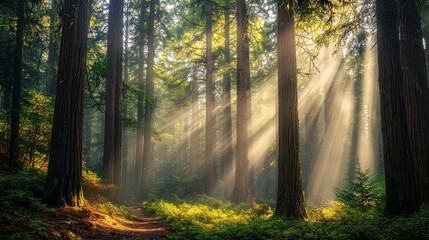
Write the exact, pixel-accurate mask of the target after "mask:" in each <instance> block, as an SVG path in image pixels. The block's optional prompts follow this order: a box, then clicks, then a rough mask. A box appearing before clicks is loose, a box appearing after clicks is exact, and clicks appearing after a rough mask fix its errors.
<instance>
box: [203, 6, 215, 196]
mask: <svg viewBox="0 0 429 240" xmlns="http://www.w3.org/2000/svg"><path fill="white" fill-rule="evenodd" d="M204 9H205V14H206V173H205V188H206V189H205V190H206V194H207V195H209V196H211V195H213V181H214V176H213V171H214V159H213V158H214V157H213V152H214V151H213V149H214V146H213V145H214V141H213V140H214V134H215V127H214V116H213V115H214V112H213V111H214V101H215V99H214V83H213V59H212V37H213V36H212V34H213V30H212V27H213V26H212V25H213V19H212V17H213V16H212V15H213V2H211V1H207V2H206V4H205V7H204Z"/></svg>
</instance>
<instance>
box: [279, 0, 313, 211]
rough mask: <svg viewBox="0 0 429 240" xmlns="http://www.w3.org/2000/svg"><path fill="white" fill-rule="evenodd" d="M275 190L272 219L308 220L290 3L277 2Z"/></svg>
mask: <svg viewBox="0 0 429 240" xmlns="http://www.w3.org/2000/svg"><path fill="white" fill-rule="evenodd" d="M277 37H278V41H277V44H278V46H277V64H278V67H277V69H278V99H279V105H278V119H279V120H278V121H279V126H278V127H279V129H278V157H277V160H278V189H277V204H276V210H275V213H274V215H275V216H282V217H287V218H296V219H303V218H306V217H307V213H306V211H305V206H304V193H303V189H302V176H301V162H300V159H299V127H298V93H297V87H298V85H297V66H296V64H297V63H296V46H295V22H294V10H293V0H281V1H279V2H278V35H277Z"/></svg>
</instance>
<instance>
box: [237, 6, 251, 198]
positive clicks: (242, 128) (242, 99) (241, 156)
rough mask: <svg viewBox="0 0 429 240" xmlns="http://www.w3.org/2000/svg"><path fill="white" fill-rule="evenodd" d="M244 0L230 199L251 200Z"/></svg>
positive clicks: (239, 27) (239, 32) (240, 14)
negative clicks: (234, 160)
mask: <svg viewBox="0 0 429 240" xmlns="http://www.w3.org/2000/svg"><path fill="white" fill-rule="evenodd" d="M249 67H250V63H249V38H248V33H247V10H246V1H245V0H237V150H236V164H235V183H234V191H233V194H232V201H233V202H236V203H240V202H251V201H252V195H251V191H250V184H249V158H248V154H249V152H248V132H247V131H248V127H247V125H248V116H247V115H248V113H249V111H248V107H249V104H248V84H249V78H250V68H249Z"/></svg>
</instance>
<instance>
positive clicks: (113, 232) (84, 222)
mask: <svg viewBox="0 0 429 240" xmlns="http://www.w3.org/2000/svg"><path fill="white" fill-rule="evenodd" d="M128 210H129V211H130V213H131V217H129V218H123V217H119V216H114V215H113V216H110V215H107V214H105V213H101V212H99V211H97V210H96V209H94V208H91V207H84V208H82V209H76V208H67V207H66V208H60V209H57V210H56V212H55V213H54V216H53V217H52V218H51V219H50V221H49V222H51V223H52V225H53V228H52V231H51V233H52V234H53V235H55V236H57V237H55V238H53V239H76V237H81V238H82V239H90V240H96V239H97V240H98V239H102V240H111V239H114V240H117V239H118V240H119V239H124V240H125V239H165V236H166V235H167V234H168V233H169V231H168V229H167V227H166V225H165V224H164V223H163V222H161V221H158V220H156V219H153V218H150V217H147V216H144V213H143V211H142V210H141V209H140V208H138V207H129V208H128ZM49 238H51V239H52V237H49Z"/></svg>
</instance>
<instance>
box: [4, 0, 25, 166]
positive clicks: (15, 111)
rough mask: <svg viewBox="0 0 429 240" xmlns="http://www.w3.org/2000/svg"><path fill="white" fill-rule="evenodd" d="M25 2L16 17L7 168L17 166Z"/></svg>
mask: <svg viewBox="0 0 429 240" xmlns="http://www.w3.org/2000/svg"><path fill="white" fill-rule="evenodd" d="M26 3H27V0H18V3H17V8H16V16H17V19H18V23H17V26H16V45H15V57H14V60H15V61H14V64H15V65H14V82H13V90H12V113H11V123H10V125H11V127H10V147H9V164H8V165H9V167H10V168H18V166H19V149H18V144H19V115H20V111H21V88H22V80H23V75H22V66H23V63H22V48H23V44H24V28H25V26H24V24H25V22H24V17H25V15H24V8H25V6H26Z"/></svg>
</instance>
